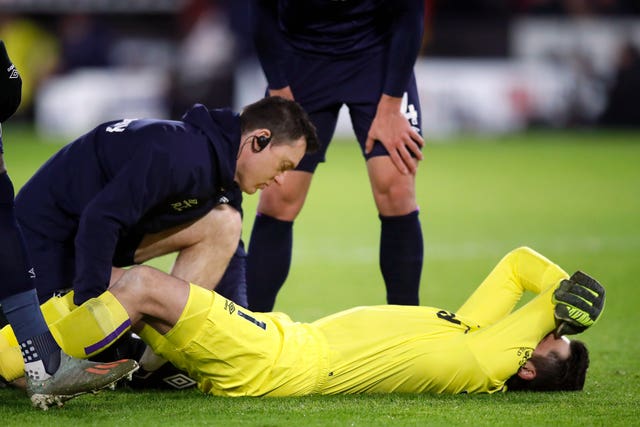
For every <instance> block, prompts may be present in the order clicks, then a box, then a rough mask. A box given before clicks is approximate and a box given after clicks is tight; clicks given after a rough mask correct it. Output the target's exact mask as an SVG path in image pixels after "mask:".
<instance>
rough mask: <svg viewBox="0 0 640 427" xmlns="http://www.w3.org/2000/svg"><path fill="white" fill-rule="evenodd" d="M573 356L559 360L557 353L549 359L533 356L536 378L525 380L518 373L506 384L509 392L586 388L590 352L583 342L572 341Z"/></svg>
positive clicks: (531, 360) (570, 347) (548, 357)
mask: <svg viewBox="0 0 640 427" xmlns="http://www.w3.org/2000/svg"><path fill="white" fill-rule="evenodd" d="M569 349H570V351H571V354H570V355H569V357H568V358H567V359H564V360H562V359H559V358H558V357H557V355H555V353H552V354H550V355H549V356H547V357H541V356H538V355H533V356H532V357H531V358H530V359H529V361H530V362H532V363H533V365H534V366H535V368H536V377H535V378H534V379H532V380H525V379H522V378H520V377H519V376H518V374H517V373H516V374H515V375H513V376H512V377H511V378H509V379H508V380H507V382H506V386H507V390H508V391H518V390H520V391H577V390H582V389H583V387H584V380H585V378H586V375H587V368H589V351H588V350H587V347H586V346H585V345H584V343H583V342H582V341H577V340H576V341H574V340H572V341H571V343H570V344H569Z"/></svg>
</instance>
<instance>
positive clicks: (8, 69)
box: [7, 64, 20, 79]
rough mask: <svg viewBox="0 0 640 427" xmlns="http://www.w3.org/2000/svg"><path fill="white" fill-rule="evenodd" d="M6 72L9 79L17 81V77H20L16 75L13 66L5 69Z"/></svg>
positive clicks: (15, 69) (16, 71)
mask: <svg viewBox="0 0 640 427" xmlns="http://www.w3.org/2000/svg"><path fill="white" fill-rule="evenodd" d="M7 72H8V73H9V78H10V79H17V78H18V77H20V74H18V69H17V68H16V66H15V65H13V64H11V66H10V67H9V68H7Z"/></svg>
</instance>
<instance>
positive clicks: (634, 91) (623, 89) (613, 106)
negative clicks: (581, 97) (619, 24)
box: [600, 42, 640, 128]
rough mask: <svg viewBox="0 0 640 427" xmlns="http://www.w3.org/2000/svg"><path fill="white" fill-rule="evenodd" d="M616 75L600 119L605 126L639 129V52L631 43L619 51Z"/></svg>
mask: <svg viewBox="0 0 640 427" xmlns="http://www.w3.org/2000/svg"><path fill="white" fill-rule="evenodd" d="M616 65H617V68H616V75H615V78H614V81H613V84H612V85H611V87H610V89H609V93H608V99H607V106H606V107H605V110H604V112H603V114H602V116H601V117H600V123H601V124H602V125H605V126H620V127H635V128H640V107H638V102H639V101H638V100H640V52H639V51H638V48H637V47H636V46H634V45H633V44H632V43H631V42H628V43H625V44H624V45H623V46H622V48H621V49H620V54H619V56H618V61H617V64H616Z"/></svg>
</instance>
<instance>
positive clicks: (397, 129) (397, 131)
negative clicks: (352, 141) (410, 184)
mask: <svg viewBox="0 0 640 427" xmlns="http://www.w3.org/2000/svg"><path fill="white" fill-rule="evenodd" d="M401 104H402V98H394V97H391V96H388V95H382V97H381V98H380V102H379V103H378V109H377V111H376V116H375V117H374V118H373V122H371V128H370V129H369V134H368V135H367V142H366V143H365V150H364V151H365V153H367V154H368V153H370V152H371V150H372V149H373V144H374V143H375V141H376V140H377V141H380V142H381V143H382V145H384V148H386V149H387V151H388V152H389V155H390V156H391V160H392V161H393V164H394V165H395V166H396V168H398V170H399V171H400V173H402V174H403V175H407V174H409V173H411V174H414V173H416V169H417V165H416V162H415V159H418V160H422V152H421V151H420V148H421V147H422V146H423V145H424V140H423V139H422V136H420V134H419V133H418V132H416V131H415V129H413V128H412V127H411V125H410V124H409V122H408V120H407V118H406V117H405V116H404V114H403V113H402V111H400V105H401ZM412 153H413V157H412V155H411V154H412ZM414 157H415V159H414Z"/></svg>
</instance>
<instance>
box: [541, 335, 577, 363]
mask: <svg viewBox="0 0 640 427" xmlns="http://www.w3.org/2000/svg"><path fill="white" fill-rule="evenodd" d="M533 354H534V355H538V356H540V357H544V358H547V357H554V358H556V359H559V360H566V359H568V358H569V356H571V348H570V341H569V339H568V338H567V337H565V336H564V335H563V336H561V337H560V338H556V337H555V335H554V334H553V333H551V334H549V335H547V336H546V337H544V338H543V339H542V341H540V342H539V343H538V346H537V347H536V348H535V350H533Z"/></svg>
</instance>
